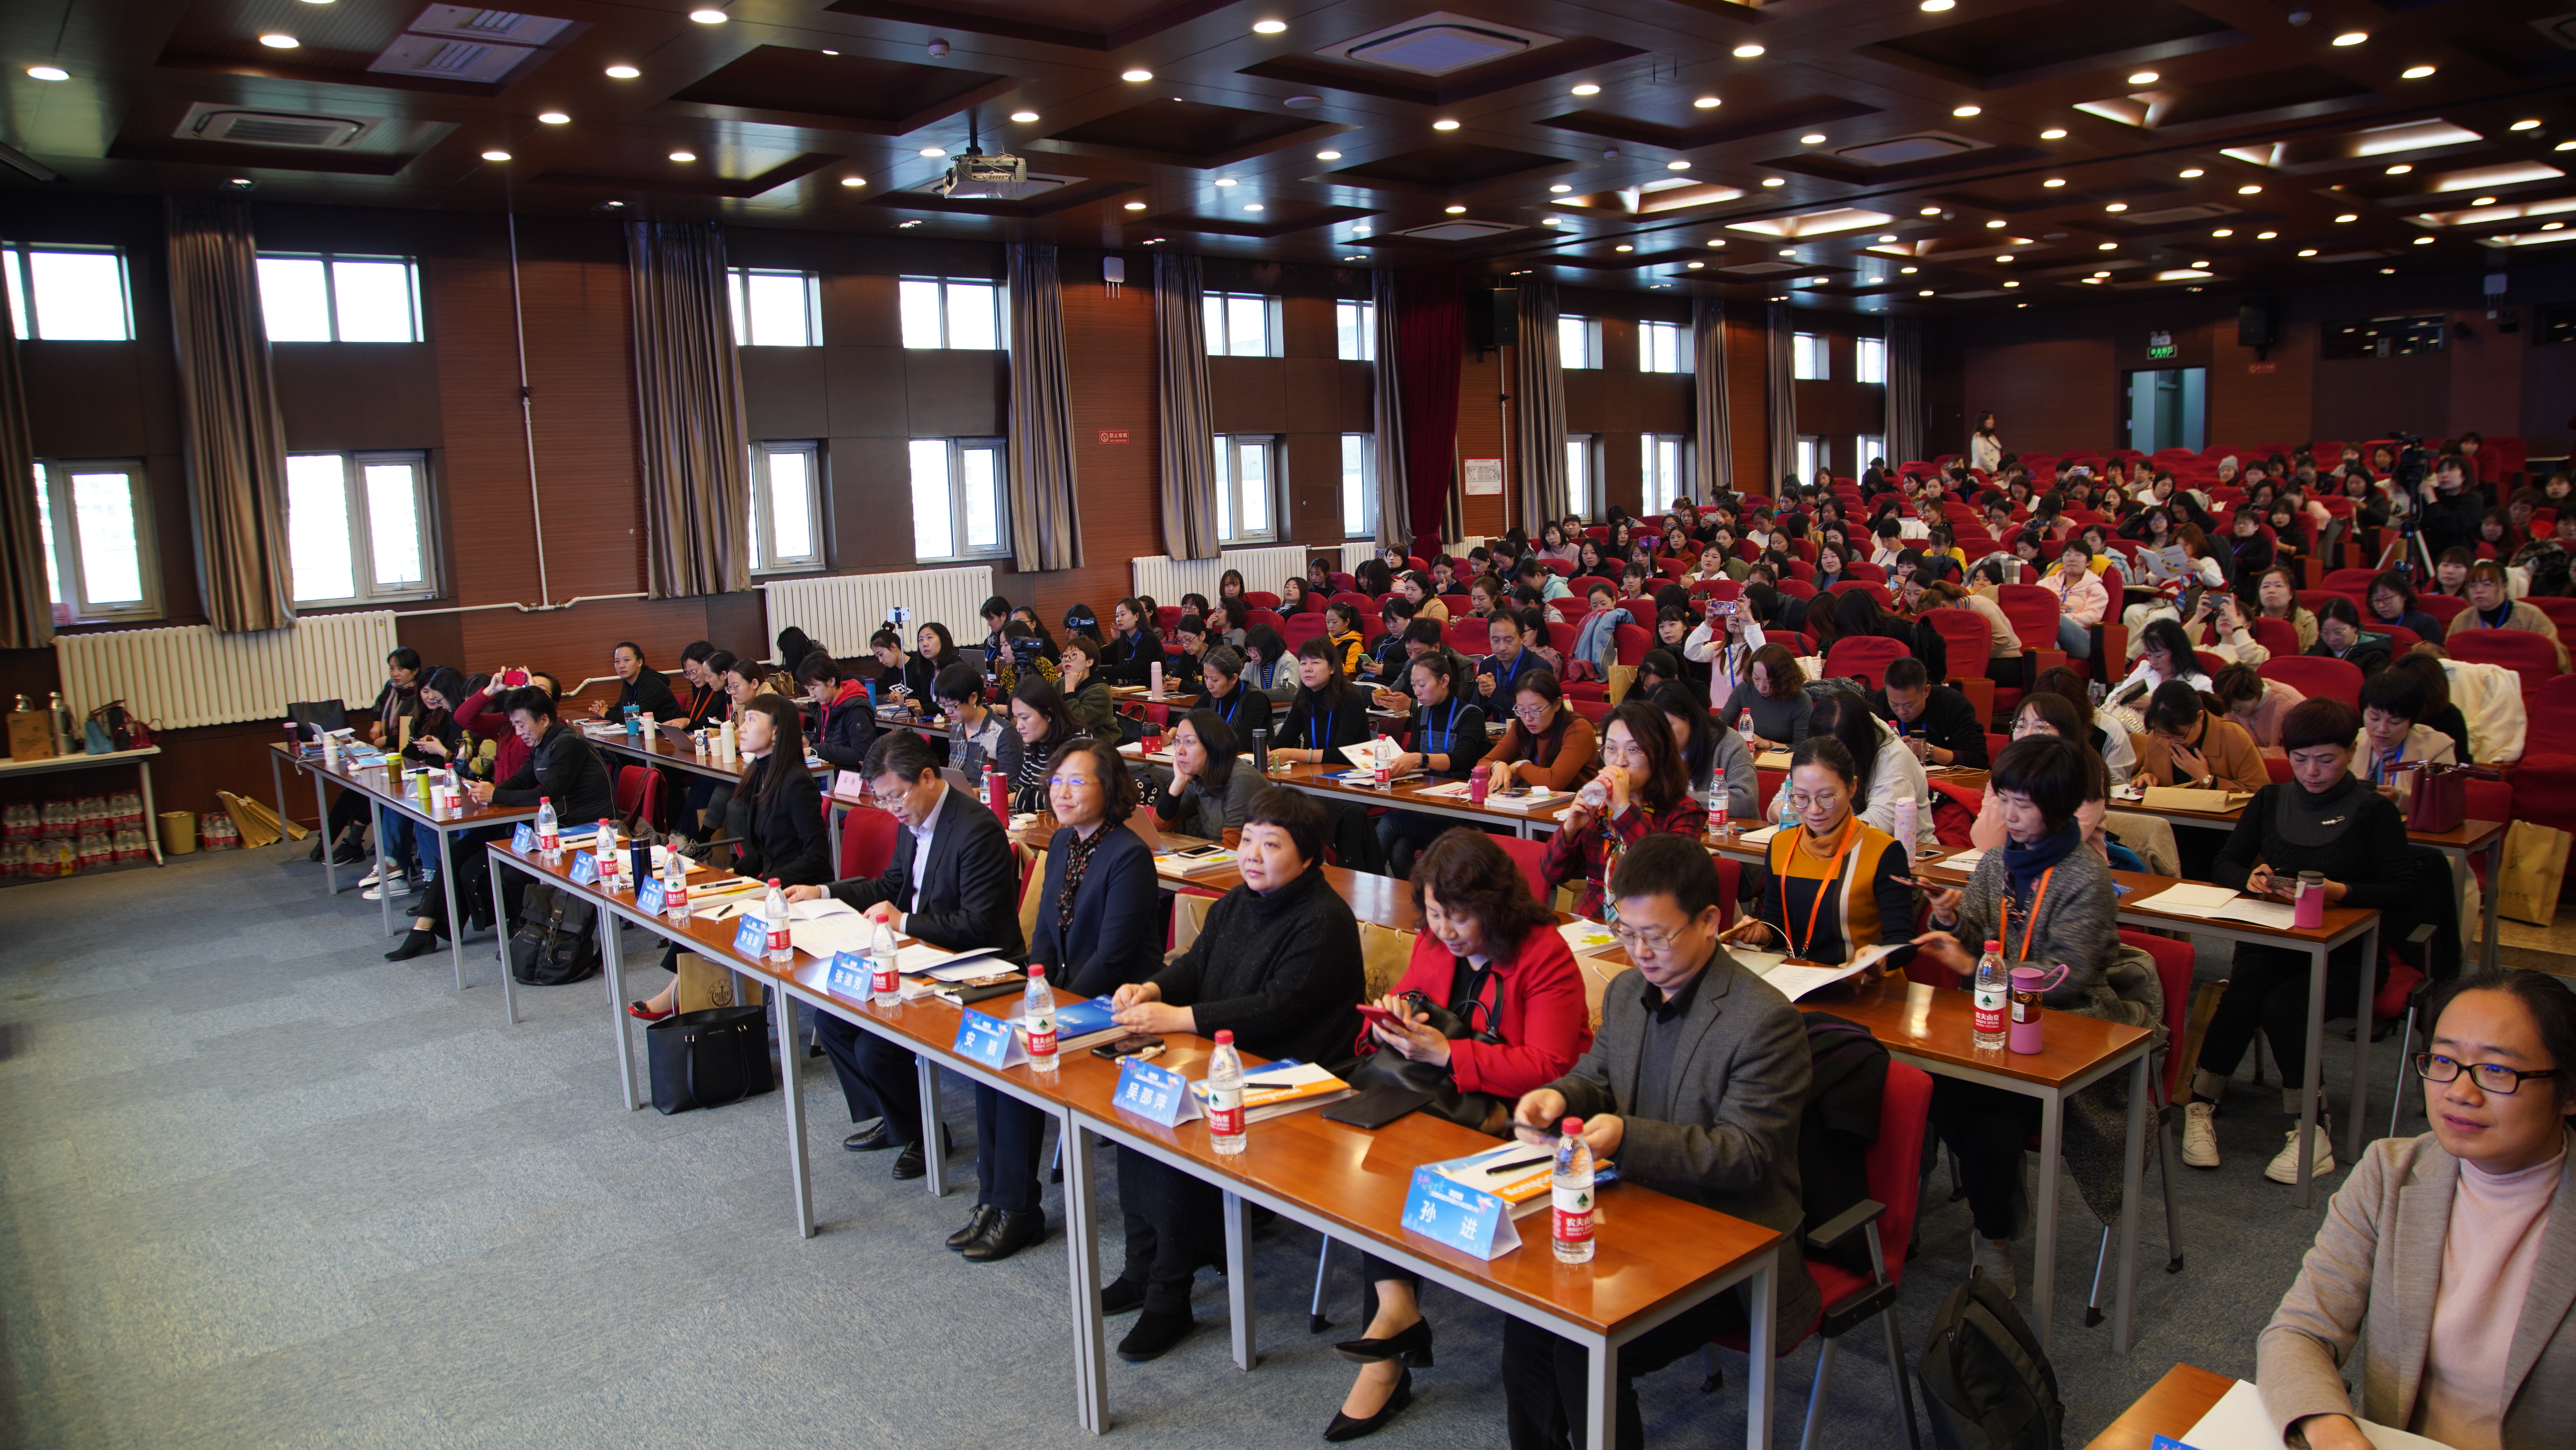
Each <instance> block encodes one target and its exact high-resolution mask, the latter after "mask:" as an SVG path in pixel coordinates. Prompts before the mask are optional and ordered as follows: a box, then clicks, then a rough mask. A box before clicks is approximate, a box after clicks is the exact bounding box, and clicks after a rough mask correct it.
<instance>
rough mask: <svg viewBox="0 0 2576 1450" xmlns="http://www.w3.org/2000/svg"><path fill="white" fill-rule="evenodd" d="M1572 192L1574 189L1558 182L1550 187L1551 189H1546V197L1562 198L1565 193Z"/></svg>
mask: <svg viewBox="0 0 2576 1450" xmlns="http://www.w3.org/2000/svg"><path fill="white" fill-rule="evenodd" d="M1572 190H1574V188H1573V187H1571V186H1568V185H1566V184H1565V183H1564V182H1562V181H1560V182H1558V183H1557V184H1556V185H1554V186H1551V187H1549V188H1548V189H1547V191H1548V195H1550V196H1563V195H1565V194H1566V193H1567V192H1569V191H1572Z"/></svg>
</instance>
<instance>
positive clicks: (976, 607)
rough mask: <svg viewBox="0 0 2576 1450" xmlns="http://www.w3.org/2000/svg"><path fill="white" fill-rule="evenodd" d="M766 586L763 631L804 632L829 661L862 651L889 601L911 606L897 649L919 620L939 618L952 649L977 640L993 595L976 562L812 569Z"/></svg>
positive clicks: (908, 643)
mask: <svg viewBox="0 0 2576 1450" xmlns="http://www.w3.org/2000/svg"><path fill="white" fill-rule="evenodd" d="M760 587H761V588H763V589H766V590H768V591H769V637H770V638H772V639H776V638H777V637H778V632H779V631H780V630H782V629H785V628H786V627H787V626H789V625H791V624H792V625H794V626H796V627H797V628H798V629H801V630H803V631H805V633H807V634H808V635H810V636H812V637H813V639H814V642H815V643H816V644H819V645H821V646H823V647H824V648H825V649H828V650H830V651H831V652H832V657H833V658H834V659H845V660H846V659H855V658H857V657H859V656H861V655H864V654H866V653H867V652H868V636H870V635H872V634H875V633H876V632H877V627H878V626H880V625H882V624H884V623H885V622H886V621H887V620H889V619H891V618H893V617H894V611H895V609H896V607H897V606H901V607H903V608H905V609H909V610H911V611H912V622H911V623H910V624H909V625H907V626H905V627H904V628H903V629H902V630H901V631H899V633H901V634H902V635H903V644H904V648H905V649H910V648H912V637H913V635H914V634H915V633H917V632H919V630H920V629H921V627H922V626H923V625H925V624H944V625H947V626H948V633H949V634H950V635H951V636H952V637H953V638H954V639H955V640H956V642H957V645H958V647H959V648H960V649H965V648H969V647H975V646H980V645H982V644H983V642H984V616H983V608H984V601H985V600H987V599H990V598H992V597H993V570H992V567H991V566H990V565H985V564H977V565H974V566H972V567H968V568H957V569H906V570H904V571H902V572H900V573H894V574H818V575H813V576H810V577H805V578H796V579H772V580H769V581H768V582H767V583H765V584H763V585H761V586H760Z"/></svg>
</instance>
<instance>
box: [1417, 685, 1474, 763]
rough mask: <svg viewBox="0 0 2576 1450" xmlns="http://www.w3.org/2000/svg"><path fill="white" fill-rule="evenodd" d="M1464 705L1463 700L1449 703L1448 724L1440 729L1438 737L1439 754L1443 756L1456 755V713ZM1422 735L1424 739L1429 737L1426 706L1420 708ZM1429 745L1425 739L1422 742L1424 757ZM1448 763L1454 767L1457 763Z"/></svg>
mask: <svg viewBox="0 0 2576 1450" xmlns="http://www.w3.org/2000/svg"><path fill="white" fill-rule="evenodd" d="M1466 704H1467V702H1466V701H1464V700H1451V701H1450V702H1449V723H1448V724H1446V725H1444V726H1442V727H1441V730H1440V734H1439V736H1438V739H1439V741H1440V753H1441V754H1443V755H1455V754H1457V753H1458V751H1457V744H1458V712H1459V711H1460V710H1462V709H1464V708H1466ZM1422 733H1423V735H1425V736H1426V737H1428V736H1430V735H1431V707H1430V706H1428V705H1425V706H1423V707H1422ZM1430 743H1431V742H1430V740H1429V739H1425V740H1424V741H1423V745H1424V747H1425V748H1424V752H1423V753H1424V754H1426V755H1428V754H1429V753H1430V751H1429V746H1430ZM1450 763H1451V764H1452V765H1455V764H1456V763H1457V762H1456V761H1451V762H1450Z"/></svg>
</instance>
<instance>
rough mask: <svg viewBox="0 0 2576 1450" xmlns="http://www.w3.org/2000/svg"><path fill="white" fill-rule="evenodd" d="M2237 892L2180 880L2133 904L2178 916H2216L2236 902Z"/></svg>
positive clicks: (2221, 887)
mask: <svg viewBox="0 0 2576 1450" xmlns="http://www.w3.org/2000/svg"><path fill="white" fill-rule="evenodd" d="M2235 900H2236V893H2235V892H2233V891H2230V890H2228V889H2227V888H2226V887H2224V886H2209V885H2204V884H2202V883H2200V882H2197V881H2178V882H2175V883H2174V884H2173V885H2171V886H2168V887H2166V888H2165V889H2164V890H2162V891H2159V892H2157V893H2156V894H2155V895H2153V896H2150V897H2147V898H2146V899H2145V900H2143V901H2136V902H2132V903H2130V904H2131V905H2133V906H2151V907H2154V908H2155V909H2156V910H2158V911H2169V912H2172V913H2173V914H2174V915H2176V916H2197V917H2201V918H2204V919H2206V918H2210V917H2215V916H2217V915H2218V914H2219V912H2220V911H2222V910H2224V909H2225V908H2226V907H2228V906H2230V905H2232V904H2234V902H2235Z"/></svg>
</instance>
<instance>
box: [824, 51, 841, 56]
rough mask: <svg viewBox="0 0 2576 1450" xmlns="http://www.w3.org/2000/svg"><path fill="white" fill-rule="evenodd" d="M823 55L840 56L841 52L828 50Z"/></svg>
mask: <svg viewBox="0 0 2576 1450" xmlns="http://www.w3.org/2000/svg"><path fill="white" fill-rule="evenodd" d="M823 54H825V55H839V54H840V52H839V51H837V50H827V51H824V52H823Z"/></svg>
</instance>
